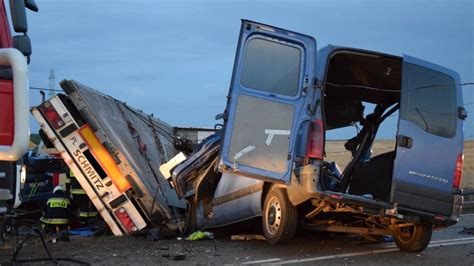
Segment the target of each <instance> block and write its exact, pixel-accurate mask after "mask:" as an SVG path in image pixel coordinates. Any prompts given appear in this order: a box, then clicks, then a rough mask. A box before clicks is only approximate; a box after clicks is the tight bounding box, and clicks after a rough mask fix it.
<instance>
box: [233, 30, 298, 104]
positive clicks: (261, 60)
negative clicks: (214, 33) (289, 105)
mask: <svg viewBox="0 0 474 266" xmlns="http://www.w3.org/2000/svg"><path fill="white" fill-rule="evenodd" d="M300 63H301V51H300V49H298V48H296V47H294V46H290V45H286V44H283V43H278V42H274V41H268V40H264V39H260V38H254V39H251V40H250V41H249V42H248V43H247V45H246V50H245V55H244V59H243V67H242V73H241V83H242V85H243V86H245V87H247V88H252V89H256V90H261V91H267V92H270V93H274V94H281V95H286V96H295V95H296V94H297V93H298V82H299V76H300Z"/></svg>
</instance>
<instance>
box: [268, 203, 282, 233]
mask: <svg viewBox="0 0 474 266" xmlns="http://www.w3.org/2000/svg"><path fill="white" fill-rule="evenodd" d="M266 215H267V222H266V227H267V231H268V232H269V233H270V234H272V235H274V234H276V233H277V232H278V229H279V228H280V225H281V204H280V201H279V200H278V198H276V197H273V198H271V200H270V202H269V203H268V208H267V213H266Z"/></svg>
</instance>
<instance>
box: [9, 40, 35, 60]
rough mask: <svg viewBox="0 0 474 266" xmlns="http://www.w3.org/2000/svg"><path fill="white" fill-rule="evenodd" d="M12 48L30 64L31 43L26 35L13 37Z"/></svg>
mask: <svg viewBox="0 0 474 266" xmlns="http://www.w3.org/2000/svg"><path fill="white" fill-rule="evenodd" d="M13 47H15V48H16V49H18V50H19V51H20V52H21V53H22V54H23V55H24V56H26V58H27V62H28V63H30V55H31V41H30V37H28V35H26V34H25V35H19V36H13Z"/></svg>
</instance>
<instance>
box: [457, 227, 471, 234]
mask: <svg viewBox="0 0 474 266" xmlns="http://www.w3.org/2000/svg"><path fill="white" fill-rule="evenodd" d="M459 233H461V234H469V235H474V227H464V229H462V231H460V232H459Z"/></svg>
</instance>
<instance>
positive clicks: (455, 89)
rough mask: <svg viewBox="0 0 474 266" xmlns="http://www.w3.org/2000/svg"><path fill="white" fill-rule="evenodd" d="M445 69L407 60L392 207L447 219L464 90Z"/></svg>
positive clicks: (459, 142)
mask: <svg viewBox="0 0 474 266" xmlns="http://www.w3.org/2000/svg"><path fill="white" fill-rule="evenodd" d="M459 84H460V78H459V75H458V74H457V73H456V72H454V71H451V70H449V69H446V68H443V67H440V66H438V65H434V64H432V63H429V62H425V61H422V60H420V59H416V58H413V57H409V56H405V57H404V58H403V67H402V92H401V101H400V118H399V122H398V134H397V155H396V159H395V162H394V174H393V181H392V202H396V203H398V204H399V206H400V207H407V208H411V209H416V210H420V211H425V212H429V213H432V214H438V215H444V216H450V215H451V212H452V204H453V182H454V176H455V170H456V163H457V161H458V160H459V158H462V152H463V116H462V114H461V112H460V111H461V110H462V108H461V107H460V106H462V90H461V87H460V85H459Z"/></svg>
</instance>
